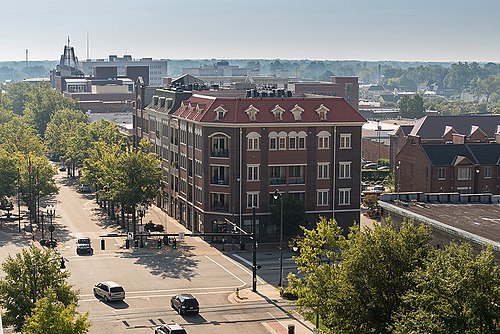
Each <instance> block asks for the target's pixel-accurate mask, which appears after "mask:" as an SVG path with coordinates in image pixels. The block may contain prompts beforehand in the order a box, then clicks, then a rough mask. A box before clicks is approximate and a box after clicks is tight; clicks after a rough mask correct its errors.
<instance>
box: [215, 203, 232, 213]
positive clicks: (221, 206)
mask: <svg viewBox="0 0 500 334" xmlns="http://www.w3.org/2000/svg"><path fill="white" fill-rule="evenodd" d="M212 210H213V211H220V212H229V205H228V204H227V203H223V202H213V203H212Z"/></svg>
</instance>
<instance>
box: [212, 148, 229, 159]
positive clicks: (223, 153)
mask: <svg viewBox="0 0 500 334" xmlns="http://www.w3.org/2000/svg"><path fill="white" fill-rule="evenodd" d="M210 156H211V157H219V158H228V157H229V150H228V149H220V150H212V152H210Z"/></svg>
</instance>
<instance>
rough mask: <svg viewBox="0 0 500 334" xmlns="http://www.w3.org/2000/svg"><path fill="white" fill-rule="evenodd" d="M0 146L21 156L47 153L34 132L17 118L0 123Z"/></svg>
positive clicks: (20, 118) (21, 119) (22, 120)
mask: <svg viewBox="0 0 500 334" xmlns="http://www.w3.org/2000/svg"><path fill="white" fill-rule="evenodd" d="M0 146H2V147H4V148H5V149H6V150H7V151H8V152H12V153H13V154H14V153H19V154H21V155H28V154H30V153H32V154H35V155H44V154H45V153H46V151H47V149H46V147H45V145H44V143H43V142H42V140H41V139H40V137H39V136H37V135H36V134H35V130H34V129H33V128H32V127H30V126H29V125H28V124H27V123H26V122H25V121H24V119H23V118H22V117H19V116H16V117H14V118H12V119H11V120H9V121H7V122H5V123H0Z"/></svg>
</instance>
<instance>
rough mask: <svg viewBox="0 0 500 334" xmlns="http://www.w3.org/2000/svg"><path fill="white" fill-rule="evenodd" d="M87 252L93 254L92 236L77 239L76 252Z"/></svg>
mask: <svg viewBox="0 0 500 334" xmlns="http://www.w3.org/2000/svg"><path fill="white" fill-rule="evenodd" d="M81 253H87V254H92V246H91V245H90V238H89V237H83V238H78V240H77V241H76V254H81Z"/></svg>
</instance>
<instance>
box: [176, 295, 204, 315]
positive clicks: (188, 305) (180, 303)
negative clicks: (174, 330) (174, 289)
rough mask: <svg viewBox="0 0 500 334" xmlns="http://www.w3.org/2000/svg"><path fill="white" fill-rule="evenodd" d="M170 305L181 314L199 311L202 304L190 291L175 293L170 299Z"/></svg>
mask: <svg viewBox="0 0 500 334" xmlns="http://www.w3.org/2000/svg"><path fill="white" fill-rule="evenodd" d="M170 305H171V306H172V308H173V309H174V310H176V311H177V313H179V314H180V315H183V314H184V313H186V312H193V313H198V312H199V311H200V304H199V303H198V300H197V299H196V297H195V296H193V295H192V294H190V293H183V294H180V295H175V296H173V297H172V298H171V299H170Z"/></svg>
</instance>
